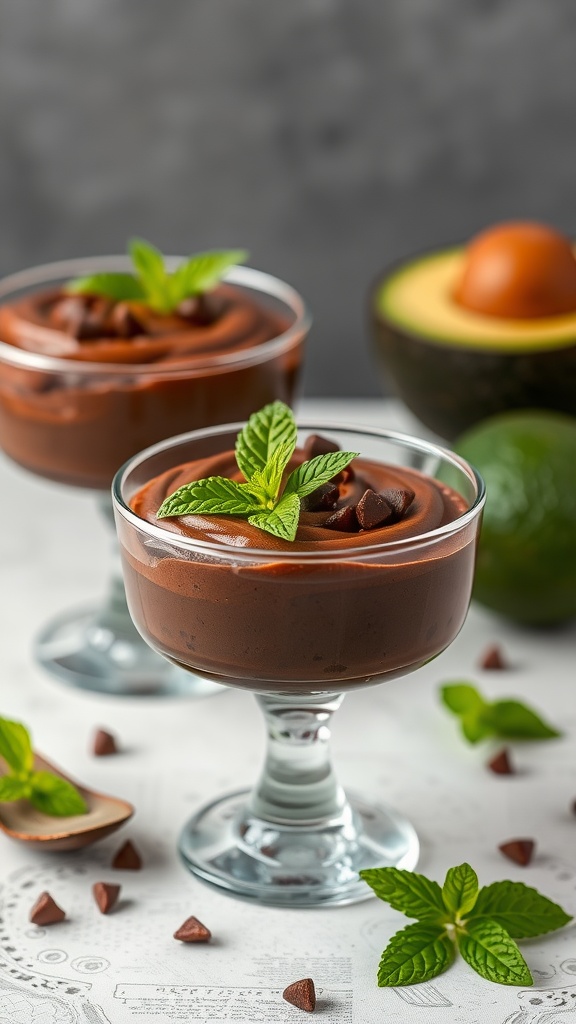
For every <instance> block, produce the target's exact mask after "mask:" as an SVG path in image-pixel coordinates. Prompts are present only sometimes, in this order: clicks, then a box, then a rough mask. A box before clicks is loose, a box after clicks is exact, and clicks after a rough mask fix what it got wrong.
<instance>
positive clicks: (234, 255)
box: [170, 249, 248, 306]
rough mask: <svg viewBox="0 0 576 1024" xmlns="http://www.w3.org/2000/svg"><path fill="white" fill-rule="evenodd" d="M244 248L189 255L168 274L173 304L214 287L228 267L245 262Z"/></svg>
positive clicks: (245, 252) (245, 253)
mask: <svg viewBox="0 0 576 1024" xmlns="http://www.w3.org/2000/svg"><path fill="white" fill-rule="evenodd" d="M247 259H248V253H247V251H246V250H245V249H224V250H223V251H222V252H200V253H197V254H196V255H194V256H190V257H189V259H187V260H186V262H185V263H182V264H181V265H180V266H179V267H178V268H177V269H176V270H175V271H174V273H173V274H171V275H170V289H171V293H172V299H173V301H174V303H175V305H177V306H178V305H179V304H180V303H181V302H182V301H183V300H184V299H187V298H189V297H190V296H192V295H201V294H202V293H203V292H208V291H210V290H211V289H212V288H214V287H215V286H216V285H217V284H218V282H219V281H220V280H221V278H222V277H223V276H224V274H225V273H226V271H227V270H229V269H230V267H233V266H235V265H236V264H237V263H245V262H246V260H247Z"/></svg>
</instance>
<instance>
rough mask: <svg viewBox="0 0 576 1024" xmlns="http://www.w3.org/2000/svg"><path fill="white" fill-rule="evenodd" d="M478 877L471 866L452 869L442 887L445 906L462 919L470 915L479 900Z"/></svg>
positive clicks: (463, 865)
mask: <svg viewBox="0 0 576 1024" xmlns="http://www.w3.org/2000/svg"><path fill="white" fill-rule="evenodd" d="M478 891H479V890H478V875H477V874H476V872H475V871H474V869H473V868H471V867H470V865H469V864H459V865H458V867H455V868H450V869H449V871H448V872H447V874H446V878H445V881H444V885H443V886H442V899H443V900H444V906H445V907H446V910H448V911H449V912H450V913H451V914H453V915H456V916H458V917H460V918H462V917H464V916H465V915H466V914H469V913H470V911H471V910H472V909H473V907H474V904H475V903H476V900H477V899H478Z"/></svg>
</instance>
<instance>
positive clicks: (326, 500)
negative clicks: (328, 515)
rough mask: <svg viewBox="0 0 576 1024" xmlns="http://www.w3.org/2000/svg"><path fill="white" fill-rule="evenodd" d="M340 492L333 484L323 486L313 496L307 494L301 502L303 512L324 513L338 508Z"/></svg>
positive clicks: (313, 492)
mask: <svg viewBox="0 0 576 1024" xmlns="http://www.w3.org/2000/svg"><path fill="white" fill-rule="evenodd" d="M339 497H340V491H339V490H338V488H337V487H335V486H334V484H332V483H327V484H321V485H320V487H317V488H316V490H315V491H312V493H311V494H307V495H306V496H305V497H304V498H302V500H301V502H300V508H301V509H302V511H303V512H324V511H325V510H328V509H334V508H336V503H337V501H338V498H339Z"/></svg>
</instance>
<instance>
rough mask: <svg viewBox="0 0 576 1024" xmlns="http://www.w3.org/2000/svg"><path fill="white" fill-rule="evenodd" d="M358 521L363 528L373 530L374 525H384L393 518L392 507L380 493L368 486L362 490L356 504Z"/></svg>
mask: <svg viewBox="0 0 576 1024" xmlns="http://www.w3.org/2000/svg"><path fill="white" fill-rule="evenodd" d="M356 515H357V517H358V522H359V523H360V526H361V527H362V529H363V530H373V529H374V527H375V526H384V525H385V524H386V523H389V522H390V520H391V519H393V518H394V512H393V511H392V508H391V507H390V505H389V504H388V502H387V501H386V498H383V497H382V495H381V494H377V493H376V491H372V490H371V489H370V488H368V490H366V491H364V494H363V495H362V497H361V498H360V501H359V502H358V504H357V506H356Z"/></svg>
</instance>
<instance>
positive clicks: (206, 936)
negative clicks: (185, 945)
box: [174, 917, 212, 942]
mask: <svg viewBox="0 0 576 1024" xmlns="http://www.w3.org/2000/svg"><path fill="white" fill-rule="evenodd" d="M174 938H175V939H179V940H180V942H210V939H211V938H212V932H211V931H210V929H209V928H207V927H206V925H205V924H202V921H199V920H198V918H197V917H187V918H186V920H185V921H184V924H181V925H180V927H179V929H178V931H177V932H174Z"/></svg>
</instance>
